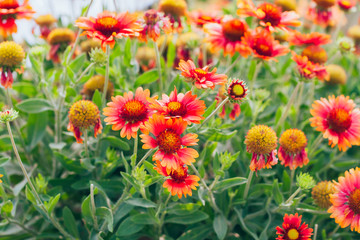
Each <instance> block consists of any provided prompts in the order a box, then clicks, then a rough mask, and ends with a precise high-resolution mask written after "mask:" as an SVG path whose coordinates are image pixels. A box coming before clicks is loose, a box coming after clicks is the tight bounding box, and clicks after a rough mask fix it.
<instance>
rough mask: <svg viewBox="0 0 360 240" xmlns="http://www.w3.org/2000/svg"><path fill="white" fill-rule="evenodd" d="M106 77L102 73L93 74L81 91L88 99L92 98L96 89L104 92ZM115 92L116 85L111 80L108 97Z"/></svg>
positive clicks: (107, 92)
mask: <svg viewBox="0 0 360 240" xmlns="http://www.w3.org/2000/svg"><path fill="white" fill-rule="evenodd" d="M104 83H105V77H104V76H102V75H94V76H92V77H91V78H90V79H89V80H88V81H87V82H86V83H85V84H84V87H83V89H82V91H81V93H82V94H84V95H85V96H86V97H87V98H88V99H92V97H93V95H94V93H95V91H96V90H98V91H99V92H102V91H103V90H104ZM113 92H114V85H113V84H112V82H109V85H108V88H107V91H106V98H107V99H110V97H111V96H112V94H113Z"/></svg>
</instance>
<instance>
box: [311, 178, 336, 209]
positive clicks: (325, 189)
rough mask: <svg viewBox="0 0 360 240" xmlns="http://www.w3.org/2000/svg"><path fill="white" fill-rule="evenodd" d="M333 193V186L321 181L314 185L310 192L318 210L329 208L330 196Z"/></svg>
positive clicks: (328, 182)
mask: <svg viewBox="0 0 360 240" xmlns="http://www.w3.org/2000/svg"><path fill="white" fill-rule="evenodd" d="M333 193H335V185H334V184H333V183H332V182H330V181H322V182H319V183H318V184H316V186H315V187H313V189H312V191H311V196H312V198H313V199H314V202H315V204H316V205H318V206H319V207H320V208H329V207H330V206H331V202H330V194H333Z"/></svg>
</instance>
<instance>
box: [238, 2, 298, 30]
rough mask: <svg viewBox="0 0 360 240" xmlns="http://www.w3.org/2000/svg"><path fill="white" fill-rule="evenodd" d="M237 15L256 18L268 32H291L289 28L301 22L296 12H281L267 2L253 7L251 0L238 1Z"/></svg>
mask: <svg viewBox="0 0 360 240" xmlns="http://www.w3.org/2000/svg"><path fill="white" fill-rule="evenodd" d="M237 13H238V14H239V15H240V16H254V17H256V18H258V19H259V20H260V25H261V26H264V27H266V29H268V30H270V31H274V30H275V28H279V29H282V30H291V29H290V28H289V27H298V26H300V25H301V22H300V21H298V18H299V15H298V14H297V13H296V12H294V11H285V12H282V11H281V8H280V7H278V6H276V5H274V4H272V3H268V2H264V3H262V4H260V5H259V6H258V7H255V5H254V3H253V2H252V0H238V10H237Z"/></svg>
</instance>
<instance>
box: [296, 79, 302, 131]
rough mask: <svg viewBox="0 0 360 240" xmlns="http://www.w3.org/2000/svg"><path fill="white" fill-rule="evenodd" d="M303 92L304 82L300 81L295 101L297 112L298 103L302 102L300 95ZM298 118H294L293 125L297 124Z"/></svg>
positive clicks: (297, 110)
mask: <svg viewBox="0 0 360 240" xmlns="http://www.w3.org/2000/svg"><path fill="white" fill-rule="evenodd" d="M303 92H304V82H303V81H301V82H300V87H299V94H298V97H297V99H296V101H295V113H298V112H299V109H300V105H301V102H302V95H303ZM298 120H299V118H298V117H296V118H295V126H296V125H297V121H298Z"/></svg>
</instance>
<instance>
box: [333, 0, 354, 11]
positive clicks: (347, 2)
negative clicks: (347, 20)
mask: <svg viewBox="0 0 360 240" xmlns="http://www.w3.org/2000/svg"><path fill="white" fill-rule="evenodd" d="M337 4H338V6H339V7H340V8H341V9H342V10H343V11H349V10H350V9H352V8H353V7H355V5H356V1H354V0H338V1H337Z"/></svg>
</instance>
